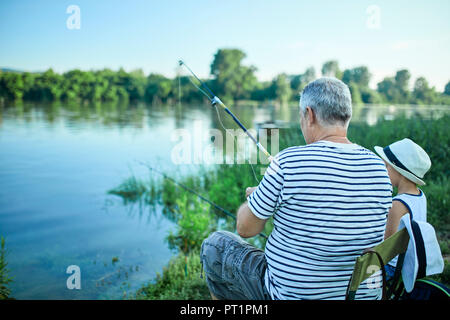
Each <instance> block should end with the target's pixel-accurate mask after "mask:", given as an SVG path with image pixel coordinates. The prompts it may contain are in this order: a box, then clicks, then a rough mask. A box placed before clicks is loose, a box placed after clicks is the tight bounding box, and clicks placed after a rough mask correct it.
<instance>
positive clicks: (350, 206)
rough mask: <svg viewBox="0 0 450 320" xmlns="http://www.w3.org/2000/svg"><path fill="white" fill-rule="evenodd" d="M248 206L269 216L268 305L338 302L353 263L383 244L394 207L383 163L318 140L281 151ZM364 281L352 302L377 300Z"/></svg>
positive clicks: (357, 149)
mask: <svg viewBox="0 0 450 320" xmlns="http://www.w3.org/2000/svg"><path fill="white" fill-rule="evenodd" d="M275 159H276V162H274V161H272V163H271V164H270V166H269V168H268V169H267V171H266V173H265V175H264V178H263V180H262V181H261V183H260V184H259V186H258V188H257V189H256V190H255V191H254V192H253V193H252V194H251V195H250V196H249V197H248V206H249V207H250V209H251V211H252V212H253V213H254V214H255V215H256V216H257V217H258V218H260V219H268V218H270V217H271V216H273V218H274V228H273V231H272V233H271V234H270V237H269V239H268V241H267V244H266V248H265V255H266V259H267V269H266V274H265V285H266V288H267V290H268V292H269V293H270V295H271V297H272V299H344V298H345V292H346V288H347V285H348V282H349V279H350V276H351V274H352V272H353V267H354V264H355V260H356V258H357V257H358V256H360V255H361V254H362V252H363V251H364V249H367V248H371V247H373V246H375V245H377V244H379V243H380V242H381V241H383V236H384V231H385V225H386V217H387V214H388V212H389V209H390V208H391V205H392V198H391V197H392V185H391V182H390V180H389V176H388V173H387V170H386V167H385V164H384V162H383V161H382V160H381V159H380V158H379V157H378V156H377V155H375V154H374V153H373V152H371V151H369V150H367V149H365V148H363V147H361V146H359V145H356V144H342V143H334V142H330V141H318V142H315V143H312V144H309V145H306V146H295V147H290V148H287V149H285V150H283V151H281V152H280V153H279V154H278V155H277V156H276V157H275ZM367 281H371V284H373V283H374V279H368V280H366V281H365V282H363V283H362V284H361V286H360V288H359V290H358V292H357V296H356V298H357V299H378V298H379V297H380V295H381V290H380V288H377V289H373V288H374V287H376V285H372V286H370V285H367Z"/></svg>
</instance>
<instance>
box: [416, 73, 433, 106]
mask: <svg viewBox="0 0 450 320" xmlns="http://www.w3.org/2000/svg"><path fill="white" fill-rule="evenodd" d="M412 94H413V99H414V101H415V102H416V103H417V104H435V103H436V102H437V100H438V95H437V93H436V91H435V89H434V87H432V88H430V86H429V85H428V81H427V80H426V79H425V78H424V77H419V78H417V79H416V82H415V83H414V90H413V93H412Z"/></svg>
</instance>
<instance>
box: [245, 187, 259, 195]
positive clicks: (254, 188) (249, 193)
mask: <svg viewBox="0 0 450 320" xmlns="http://www.w3.org/2000/svg"><path fill="white" fill-rule="evenodd" d="M256 188H257V187H248V188H247V189H245V196H246V197H248V196H249V195H251V194H252V192H253V191H255V190H256Z"/></svg>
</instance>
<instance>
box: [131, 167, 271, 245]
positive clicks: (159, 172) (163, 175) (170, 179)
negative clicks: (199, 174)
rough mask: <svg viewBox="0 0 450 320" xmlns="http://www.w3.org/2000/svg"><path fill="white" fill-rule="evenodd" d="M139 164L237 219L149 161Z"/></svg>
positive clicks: (260, 234)
mask: <svg viewBox="0 0 450 320" xmlns="http://www.w3.org/2000/svg"><path fill="white" fill-rule="evenodd" d="M137 162H138V163H139V164H141V165H143V166H145V167H147V168H148V169H149V170H150V171H154V172H156V173H158V174H159V175H161V176H162V177H163V178H164V179H167V180H169V181H170V182H172V183H174V184H176V185H177V186H180V187H181V188H183V189H185V190H186V191H188V192H191V193H192V194H195V195H196V196H197V197H198V198H200V199H201V200H203V201H205V202H207V203H209V204H210V205H211V206H212V207H214V208H215V209H216V210H219V211H221V212H223V213H224V214H225V215H227V216H229V217H231V218H233V219H234V220H236V215H234V214H233V213H231V212H230V211H228V210H227V209H224V208H222V207H221V206H219V205H218V204H216V203H214V202H212V201H211V200H209V199H208V198H205V197H204V196H202V195H201V194H199V193H198V192H197V191H195V190H193V189H191V188H189V187H188V186H186V185H185V184H183V183H181V182H178V181H177V180H175V179H173V178H171V177H169V176H168V175H166V174H165V173H164V172H161V171H159V170H157V169H155V168H153V167H151V166H150V165H148V164H147V163H144V162H142V161H137ZM258 235H259V236H261V237H263V238H264V239H267V236H266V235H265V234H264V233H259V234H258Z"/></svg>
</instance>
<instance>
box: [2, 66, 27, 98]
mask: <svg viewBox="0 0 450 320" xmlns="http://www.w3.org/2000/svg"><path fill="white" fill-rule="evenodd" d="M0 75H1V77H0V96H2V97H3V98H5V99H7V100H20V99H22V97H23V93H24V83H23V79H22V75H21V74H20V73H17V72H3V73H1V74H0Z"/></svg>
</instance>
